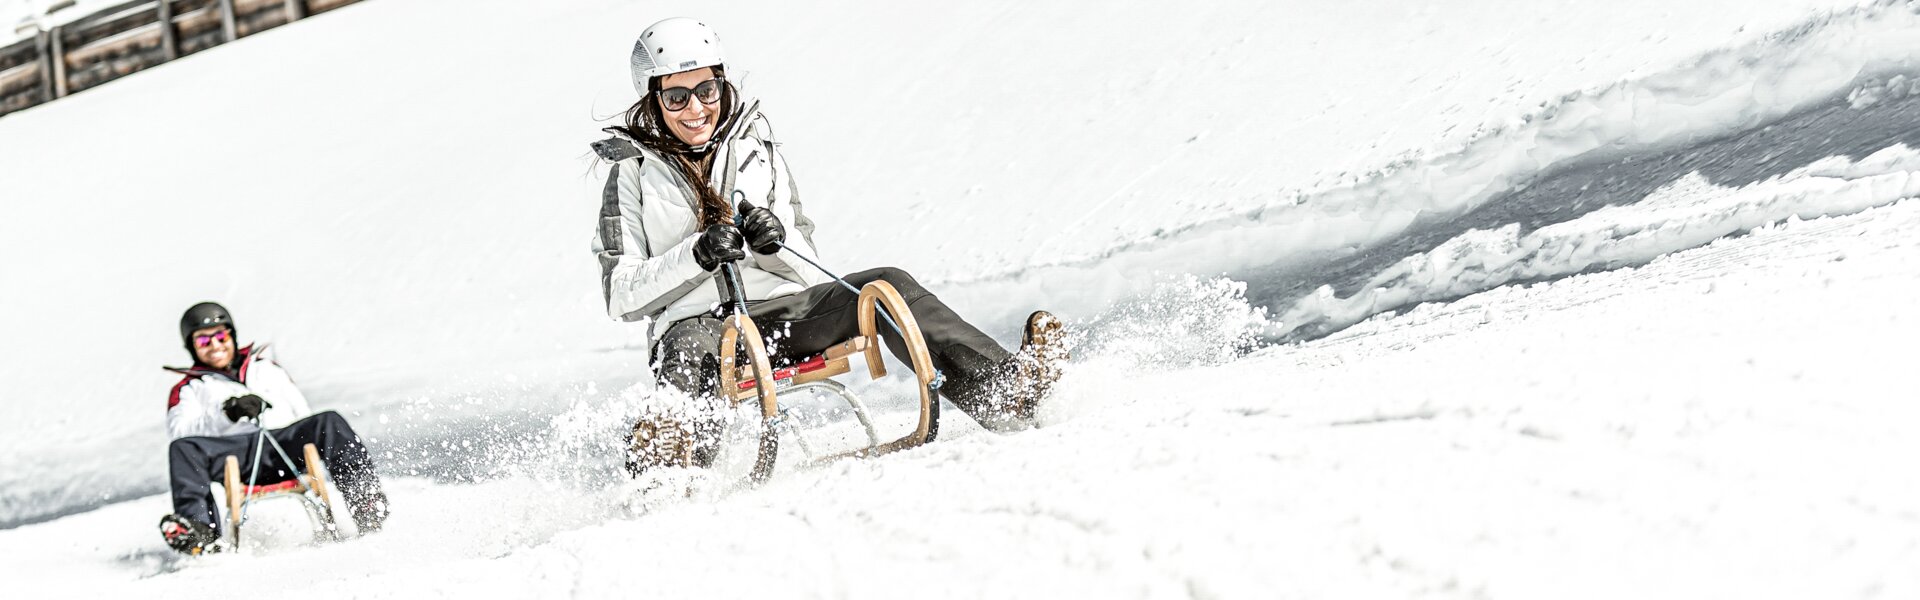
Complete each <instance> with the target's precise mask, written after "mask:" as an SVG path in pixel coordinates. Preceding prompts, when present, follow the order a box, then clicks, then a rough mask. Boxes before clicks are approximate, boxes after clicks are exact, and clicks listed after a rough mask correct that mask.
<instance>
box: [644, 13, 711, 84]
mask: <svg viewBox="0 0 1920 600" xmlns="http://www.w3.org/2000/svg"><path fill="white" fill-rule="evenodd" d="M726 60H727V55H726V53H725V52H723V51H722V50H721V49H720V35H719V34H716V33H714V32H713V28H712V27H708V26H707V24H706V23H701V22H699V21H695V20H693V19H689V18H686V17H674V18H671V19H666V20H663V21H660V22H659V23H654V24H653V25H652V26H649V27H647V30H646V31H642V32H640V39H637V40H634V42H633V89H634V90H636V91H639V92H640V95H642V96H645V95H647V80H649V79H652V78H654V77H659V76H661V75H672V74H674V73H679V72H681V71H692V70H694V69H698V68H702V67H716V66H720V65H721V64H722V63H725V62H726Z"/></svg>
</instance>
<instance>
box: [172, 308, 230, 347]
mask: <svg viewBox="0 0 1920 600" xmlns="http://www.w3.org/2000/svg"><path fill="white" fill-rule="evenodd" d="M216 325H225V326H227V329H229V330H232V331H234V332H235V333H238V329H236V328H235V327H234V326H233V315H232V314H229V313H228V312H227V307H225V306H221V305H220V304H219V303H216V302H201V303H199V304H195V305H193V308H189V309H187V313H186V314H183V315H180V342H181V343H184V344H186V345H187V352H188V353H189V354H191V353H193V332H195V331H199V330H202V329H206V328H208V327H213V326H216Z"/></svg>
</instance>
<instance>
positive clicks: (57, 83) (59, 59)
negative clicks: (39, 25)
mask: <svg viewBox="0 0 1920 600" xmlns="http://www.w3.org/2000/svg"><path fill="white" fill-rule="evenodd" d="M66 30H67V28H66V26H65V25H56V26H54V28H53V29H51V30H49V31H48V32H47V34H48V35H49V36H51V37H52V38H53V51H52V52H49V53H47V58H49V59H52V61H53V70H52V71H49V73H51V74H52V75H53V96H52V97H53V98H65V97H66V96H67V44H66V41H65V40H62V39H61V38H64V37H66Z"/></svg>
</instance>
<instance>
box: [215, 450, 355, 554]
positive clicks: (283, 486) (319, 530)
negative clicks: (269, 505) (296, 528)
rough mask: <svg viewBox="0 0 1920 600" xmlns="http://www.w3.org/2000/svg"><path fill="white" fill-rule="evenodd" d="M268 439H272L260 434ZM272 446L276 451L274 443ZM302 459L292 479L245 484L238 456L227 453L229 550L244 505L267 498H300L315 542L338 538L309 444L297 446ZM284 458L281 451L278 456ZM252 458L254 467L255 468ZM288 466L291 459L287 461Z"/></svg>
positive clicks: (234, 541)
mask: <svg viewBox="0 0 1920 600" xmlns="http://www.w3.org/2000/svg"><path fill="white" fill-rule="evenodd" d="M262 437H265V438H266V440H264V442H271V441H272V438H271V437H267V436H265V435H264V432H263V435H262ZM273 449H274V450H275V451H280V446H279V444H278V443H273ZM300 451H301V453H302V455H303V457H304V458H305V459H306V463H307V470H306V472H305V473H301V474H300V475H298V476H297V477H295V478H293V479H289V480H286V481H282V482H280V483H273V484H267V485H249V484H247V483H245V482H244V481H242V479H241V469H240V459H239V457H235V456H231V455H229V456H227V468H226V478H225V480H224V481H223V482H222V483H223V485H225V486H226V488H227V533H228V536H230V543H231V544H232V546H233V549H235V550H239V549H240V528H241V526H243V525H245V524H246V520H247V510H246V509H247V507H248V506H249V505H251V504H253V503H254V502H259V501H261V500H266V499H269V498H279V497H292V498H298V499H299V500H300V506H301V507H302V508H304V509H306V513H307V520H308V521H309V522H311V523H312V524H313V531H314V533H313V536H314V539H315V540H318V541H329V540H333V539H337V538H338V534H337V531H338V529H337V528H336V526H335V521H334V518H333V503H332V502H331V501H330V498H329V497H328V494H327V482H326V480H325V479H323V478H321V477H320V452H319V450H318V449H316V448H314V446H313V444H307V445H306V446H304V447H302V448H301V449H300ZM282 456H283V458H284V454H283V455H282ZM258 461H259V459H258V457H255V465H254V466H255V468H258V466H259V463H258ZM287 462H288V464H289V466H291V464H292V461H291V460H289V461H287Z"/></svg>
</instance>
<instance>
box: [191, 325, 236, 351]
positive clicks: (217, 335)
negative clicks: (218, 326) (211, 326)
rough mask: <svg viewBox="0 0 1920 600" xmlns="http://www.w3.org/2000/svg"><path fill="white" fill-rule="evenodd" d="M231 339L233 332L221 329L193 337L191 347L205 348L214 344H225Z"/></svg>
mask: <svg viewBox="0 0 1920 600" xmlns="http://www.w3.org/2000/svg"><path fill="white" fill-rule="evenodd" d="M231 339H233V332H231V331H229V330H226V329H222V330H219V331H215V332H213V333H210V334H207V335H196V336H193V347H195V348H205V347H207V346H212V345H213V343H214V342H225V341H227V340H231Z"/></svg>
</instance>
